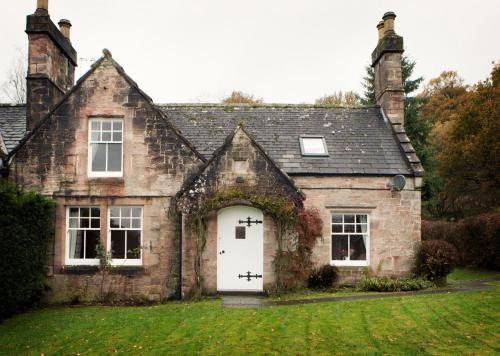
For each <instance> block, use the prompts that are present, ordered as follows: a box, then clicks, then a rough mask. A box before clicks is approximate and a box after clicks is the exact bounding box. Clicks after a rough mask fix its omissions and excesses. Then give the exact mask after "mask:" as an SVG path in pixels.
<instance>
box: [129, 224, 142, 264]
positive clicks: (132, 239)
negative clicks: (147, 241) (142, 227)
mask: <svg viewBox="0 0 500 356" xmlns="http://www.w3.org/2000/svg"><path fill="white" fill-rule="evenodd" d="M140 256H141V232H140V231H134V230H131V231H127V258H140Z"/></svg>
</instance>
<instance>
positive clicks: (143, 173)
mask: <svg viewBox="0 0 500 356" xmlns="http://www.w3.org/2000/svg"><path fill="white" fill-rule="evenodd" d="M91 120H120V121H122V123H123V139H122V140H123V145H122V148H123V150H122V151H121V152H122V166H123V168H122V174H121V175H120V176H118V177H117V178H120V179H121V181H119V182H118V183H119V184H115V185H114V186H112V187H107V186H104V185H103V183H102V180H101V181H100V182H97V183H99V184H89V182H90V181H91V178H92V177H91V175H90V174H89V170H90V164H89V156H90V153H89V152H90V149H89V124H90V122H91ZM9 158H13V164H12V166H13V168H14V176H17V177H19V180H20V181H22V184H23V185H29V186H32V187H39V190H42V191H44V192H47V193H49V192H54V191H56V192H65V193H68V192H75V191H77V192H79V193H80V194H101V193H103V192H106V193H107V194H117V195H122V194H144V195H151V194H169V195H174V194H175V193H176V192H177V191H178V189H179V188H180V186H181V184H182V182H183V180H184V177H185V175H186V174H187V173H188V172H191V171H194V170H195V169H196V167H198V166H199V165H200V164H201V163H203V162H204V161H205V159H204V158H203V157H201V155H200V154H199V153H198V152H197V151H196V149H194V147H193V146H192V145H191V144H190V143H189V142H188V141H187V140H186V139H185V138H184V137H183V136H182V135H181V134H180V133H179V131H178V130H177V129H176V128H175V127H174V126H173V125H171V123H170V122H169V121H168V120H167V119H166V117H165V114H164V113H163V112H161V111H160V110H159V109H157V108H156V106H155V105H154V104H153V102H152V100H151V98H149V96H147V95H146V94H145V93H144V92H143V91H142V90H141V89H140V88H139V87H138V86H137V84H136V83H135V82H134V81H133V80H132V79H131V78H130V77H129V76H128V75H127V74H126V73H125V71H124V70H123V68H122V67H120V66H119V64H118V63H117V62H116V61H115V60H114V59H113V58H112V57H111V54H110V53H109V51H107V50H105V51H104V56H103V57H101V58H100V59H99V60H98V61H97V62H96V63H94V65H92V68H91V69H90V70H89V71H88V72H87V73H86V74H85V75H84V76H83V77H82V78H81V79H80V80H79V81H78V83H77V84H76V85H75V87H74V88H73V89H72V90H71V91H70V92H69V93H68V94H67V95H66V96H65V97H64V98H63V99H62V100H61V102H60V103H59V104H57V105H56V106H55V108H54V109H53V110H52V111H51V112H50V113H49V114H48V115H46V116H45V117H44V118H43V119H42V120H41V121H40V122H39V123H38V124H37V126H36V127H35V128H34V129H33V130H32V131H31V132H30V133H29V134H28V135H27V136H26V137H25V138H24V139H23V140H22V141H21V143H20V144H19V145H18V147H16V148H15V149H14V150H13V151H12V152H10V154H9ZM138 173H139V174H138ZM94 182H95V180H94V181H92V183H94ZM114 183H116V182H114Z"/></svg>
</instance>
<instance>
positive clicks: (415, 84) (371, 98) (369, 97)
mask: <svg viewBox="0 0 500 356" xmlns="http://www.w3.org/2000/svg"><path fill="white" fill-rule="evenodd" d="M415 65H416V62H415V61H414V60H412V59H410V57H409V56H407V55H406V54H404V55H403V56H402V58H401V72H402V73H401V74H402V77H403V88H404V92H405V96H406V97H407V96H409V95H410V94H411V93H413V92H415V91H416V90H417V89H418V88H419V86H420V83H422V81H423V80H424V78H423V77H418V78H415V79H412V78H411V76H412V75H413V70H414V69H415ZM365 70H366V76H365V77H363V82H362V83H361V84H362V85H363V87H364V88H365V92H364V98H362V99H361V102H362V104H363V105H375V103H376V99H375V70H374V69H373V67H372V66H371V65H367V66H366V67H365Z"/></svg>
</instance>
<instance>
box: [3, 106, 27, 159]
mask: <svg viewBox="0 0 500 356" xmlns="http://www.w3.org/2000/svg"><path fill="white" fill-rule="evenodd" d="M25 134H26V106H25V105H10V104H0V135H1V139H2V140H3V142H4V144H5V147H6V148H7V152H10V151H11V150H12V149H13V148H14V147H16V145H17V144H18V143H19V141H21V139H22V138H23V137H24V135H25Z"/></svg>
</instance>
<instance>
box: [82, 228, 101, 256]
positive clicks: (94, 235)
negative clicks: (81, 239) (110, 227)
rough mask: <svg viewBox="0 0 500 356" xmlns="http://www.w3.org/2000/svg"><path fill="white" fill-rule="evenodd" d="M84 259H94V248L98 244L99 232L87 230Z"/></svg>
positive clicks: (95, 253) (95, 254)
mask: <svg viewBox="0 0 500 356" xmlns="http://www.w3.org/2000/svg"><path fill="white" fill-rule="evenodd" d="M86 233H87V245H86V246H85V248H86V258H96V257H97V252H96V250H95V248H96V246H97V245H98V244H99V236H100V234H99V230H87V232H86Z"/></svg>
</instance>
